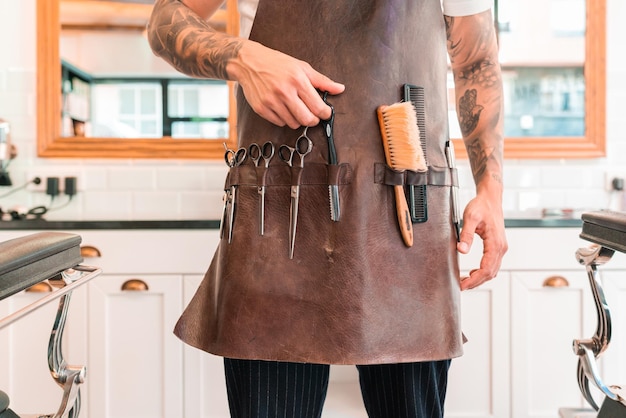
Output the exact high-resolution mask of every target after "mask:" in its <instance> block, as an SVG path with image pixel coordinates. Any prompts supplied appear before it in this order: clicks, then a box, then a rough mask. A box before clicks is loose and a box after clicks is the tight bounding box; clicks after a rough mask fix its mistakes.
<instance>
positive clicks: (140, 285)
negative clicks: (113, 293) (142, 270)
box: [122, 279, 150, 292]
mask: <svg viewBox="0 0 626 418" xmlns="http://www.w3.org/2000/svg"><path fill="white" fill-rule="evenodd" d="M149 289H150V288H149V287H148V284H147V283H146V282H144V281H143V280H141V279H129V280H126V281H125V282H124V283H123V284H122V290H123V291H129V292H144V291H147V290H149Z"/></svg>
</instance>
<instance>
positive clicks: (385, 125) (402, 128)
mask: <svg viewBox="0 0 626 418" xmlns="http://www.w3.org/2000/svg"><path fill="white" fill-rule="evenodd" d="M377 113H378V121H379V124H380V133H381V135H382V137H383V146H384V148H385V158H386V159H387V165H388V166H389V167H391V168H393V169H394V170H398V171H400V170H412V171H424V170H426V169H427V168H426V162H425V160H424V151H423V150H422V146H421V143H420V133H419V127H418V125H417V115H416V113H415V108H414V107H413V104H411V102H401V103H394V104H392V105H389V106H385V105H382V106H379V107H378V109H377Z"/></svg>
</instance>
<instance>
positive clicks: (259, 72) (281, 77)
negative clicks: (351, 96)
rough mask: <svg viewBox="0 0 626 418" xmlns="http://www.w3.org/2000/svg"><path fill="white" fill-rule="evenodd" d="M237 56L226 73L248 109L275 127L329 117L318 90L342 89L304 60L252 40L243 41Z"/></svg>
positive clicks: (310, 123)
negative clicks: (236, 87)
mask: <svg viewBox="0 0 626 418" xmlns="http://www.w3.org/2000/svg"><path fill="white" fill-rule="evenodd" d="M239 56H240V57H239V58H238V59H236V60H233V61H232V62H230V63H229V67H228V71H229V74H230V75H231V76H232V77H233V79H234V80H236V81H237V82H238V83H239V84H240V85H241V87H242V88H243V92H244V94H245V96H246V99H247V100H248V103H249V104H250V106H251V107H252V109H253V110H254V111H255V112H256V113H257V114H259V115H260V116H261V117H263V118H265V119H267V120H268V121H270V122H271V123H273V124H275V125H278V126H289V127H290V128H292V129H297V128H299V127H300V126H315V125H317V124H319V122H320V119H328V118H330V115H331V109H330V107H329V106H328V105H327V104H326V103H324V100H322V97H321V96H320V93H319V92H320V91H328V93H329V94H331V95H335V94H339V93H342V92H343V91H344V89H345V86H344V85H343V84H341V83H337V82H335V81H333V80H331V79H330V78H328V77H327V76H325V75H324V74H321V73H319V72H318V71H316V70H314V69H313V68H312V67H311V66H310V65H309V64H308V63H306V62H304V61H301V60H298V59H295V58H293V57H291V56H288V55H286V54H283V53H280V52H278V51H274V50H271V49H268V48H265V47H264V46H262V45H260V44H257V43H255V42H251V41H249V42H246V43H245V44H244V46H243V47H242V49H241V51H240V53H239Z"/></svg>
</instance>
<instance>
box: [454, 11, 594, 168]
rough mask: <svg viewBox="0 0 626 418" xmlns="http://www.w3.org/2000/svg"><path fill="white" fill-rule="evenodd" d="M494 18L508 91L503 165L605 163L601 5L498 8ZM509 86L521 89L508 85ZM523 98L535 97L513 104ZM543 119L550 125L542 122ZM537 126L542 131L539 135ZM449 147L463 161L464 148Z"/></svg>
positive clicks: (459, 146)
mask: <svg viewBox="0 0 626 418" xmlns="http://www.w3.org/2000/svg"><path fill="white" fill-rule="evenodd" d="M503 12H505V13H503ZM507 13H508V16H503V15H506V14H507ZM494 16H495V19H496V27H497V28H498V30H499V34H498V35H499V42H500V61H501V64H502V73H503V78H504V84H505V86H504V87H505V95H504V96H505V135H504V136H505V139H504V156H505V158H509V159H536V158H597V157H603V156H605V155H606V144H605V143H606V141H605V136H606V133H605V124H606V121H605V108H606V53H605V52H606V0H547V1H546V0H526V1H523V2H520V1H517V2H516V1H512V0H495V8H494ZM516 32H517V33H516ZM529 74H530V75H529ZM533 74H534V75H533ZM512 79H517V80H518V81H519V80H521V82H517V83H507V81H509V82H510V81H511V80H512ZM566 83H568V84H569V86H566V87H565V88H563V87H562V84H566ZM559 84H560V86H559ZM555 85H556V86H555ZM581 85H582V87H581ZM513 90H514V92H513ZM529 90H530V93H529ZM524 94H526V95H527V96H532V97H531V98H530V99H529V100H523V99H519V97H515V96H523V95H524ZM546 101H547V102H549V103H548V105H546V104H545V103H544V102H546ZM520 108H525V109H520ZM529 108H531V109H529ZM542 112H543V113H544V114H545V115H547V117H546V118H545V119H552V120H550V121H548V122H546V121H545V120H544V121H541V120H540V119H542V116H543V115H542V114H541V113H542ZM538 116H539V117H538ZM450 119H451V121H452V120H453V118H452V117H451V118H450ZM566 119H569V120H567V121H564V120H566ZM452 123H455V122H451V126H452ZM542 123H543V125H546V126H545V129H537V125H541V124H542ZM533 124H534V128H535V129H534V130H533V129H532V127H533ZM548 125H549V126H548ZM529 126H530V127H531V129H528V132H530V133H528V134H527V133H526V132H524V131H525V130H526V128H528V127H529ZM533 132H535V133H533ZM521 134H524V135H521ZM451 136H452V137H455V135H454V129H451ZM454 142H455V150H456V151H457V156H458V157H462V158H467V154H466V151H465V147H464V145H463V143H462V141H461V140H458V139H456V140H454Z"/></svg>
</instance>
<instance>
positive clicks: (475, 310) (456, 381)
mask: <svg viewBox="0 0 626 418" xmlns="http://www.w3.org/2000/svg"><path fill="white" fill-rule="evenodd" d="M508 295H509V275H508V274H507V273H506V272H503V273H501V274H500V275H499V276H498V277H497V278H495V279H494V280H491V281H490V282H488V283H485V284H484V285H482V286H480V287H478V288H476V289H473V290H471V291H468V292H463V294H462V297H461V313H462V321H463V333H464V334H465V336H466V337H467V339H468V341H467V342H466V343H465V345H464V347H463V351H464V354H463V356H462V357H459V358H457V359H454V360H452V364H451V366H450V374H449V377H448V392H447V396H446V406H445V414H446V417H450V418H469V417H484V418H502V417H506V416H508V414H509V411H508V408H509V400H510V391H509V386H510V383H509V382H510V380H509V377H510V376H509V369H508V368H507V367H503V365H507V364H509V363H510V343H509V339H508V338H507V334H508V330H509V324H510V322H509V311H508V300H509V299H508Z"/></svg>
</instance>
